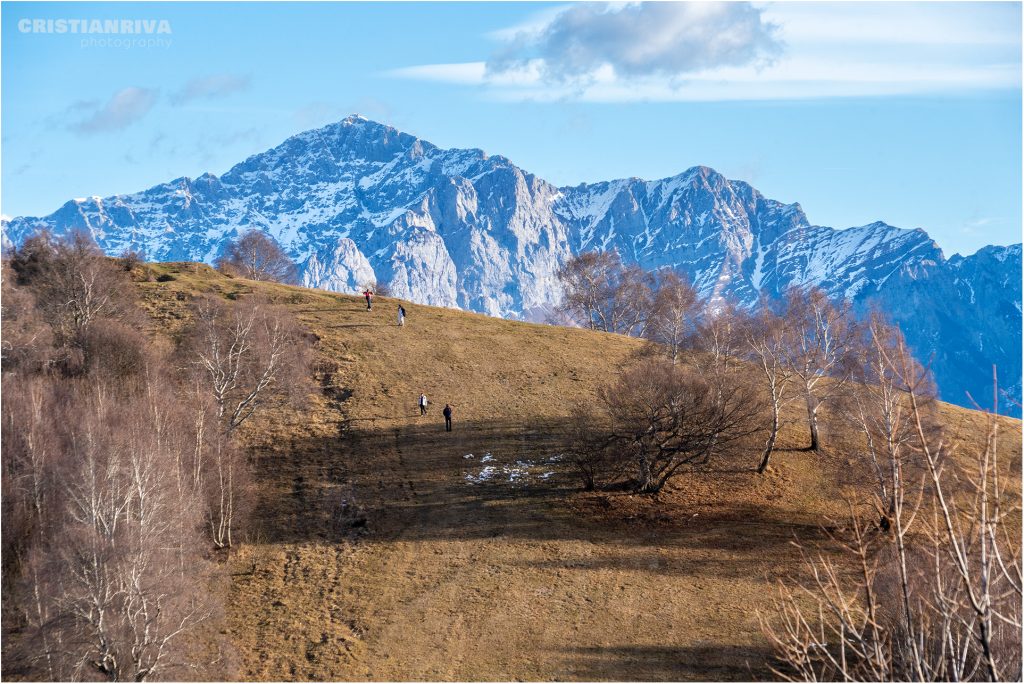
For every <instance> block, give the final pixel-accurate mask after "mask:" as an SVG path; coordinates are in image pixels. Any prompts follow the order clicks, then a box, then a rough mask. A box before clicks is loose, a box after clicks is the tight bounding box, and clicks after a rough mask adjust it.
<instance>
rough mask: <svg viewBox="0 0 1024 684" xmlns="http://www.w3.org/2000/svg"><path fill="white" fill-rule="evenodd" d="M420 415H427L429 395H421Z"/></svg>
mask: <svg viewBox="0 0 1024 684" xmlns="http://www.w3.org/2000/svg"><path fill="white" fill-rule="evenodd" d="M420 415H421V416H425V415H427V395H426V394H420Z"/></svg>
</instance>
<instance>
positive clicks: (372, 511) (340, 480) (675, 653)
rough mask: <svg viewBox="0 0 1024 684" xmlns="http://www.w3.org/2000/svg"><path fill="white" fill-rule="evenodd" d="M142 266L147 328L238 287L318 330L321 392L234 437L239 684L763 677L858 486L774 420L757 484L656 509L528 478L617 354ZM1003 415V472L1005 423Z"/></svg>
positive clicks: (704, 485)
mask: <svg viewBox="0 0 1024 684" xmlns="http://www.w3.org/2000/svg"><path fill="white" fill-rule="evenodd" d="M154 272H155V274H156V275H157V276H160V275H164V276H168V275H169V276H172V277H173V278H174V280H166V281H165V282H156V281H154V282H145V283H140V284H139V287H140V289H141V290H142V293H143V299H144V303H145V306H146V308H147V309H148V310H149V312H150V313H151V315H152V317H153V326H154V330H155V331H158V332H160V333H161V334H162V335H173V334H174V332H175V331H176V330H177V329H179V328H180V326H181V325H182V324H183V322H184V321H185V320H186V318H187V303H188V300H189V299H190V297H192V296H193V295H194V294H195V293H199V292H213V293H219V294H221V295H223V296H228V297H231V296H239V295H242V296H244V294H245V293H247V292H251V291H253V290H259V291H261V292H263V293H265V294H267V295H268V296H271V297H273V298H274V299H276V300H277V301H279V302H281V303H283V304H285V305H286V306H288V307H289V308H290V309H291V310H292V311H293V312H294V313H295V314H296V316H297V317H298V318H299V320H300V321H301V322H302V323H303V324H304V325H305V326H307V328H308V329H309V330H310V331H311V332H312V333H314V334H315V335H316V336H317V337H318V338H319V342H318V345H317V354H318V358H319V375H318V380H319V381H320V382H321V385H322V388H323V392H322V393H321V394H319V395H317V396H316V397H314V398H313V399H312V401H311V404H310V406H309V408H308V409H307V410H306V411H304V412H302V413H301V414H299V413H294V412H291V413H288V412H279V413H277V414H274V415H267V416H264V417H263V419H262V420H260V421H259V422H256V423H253V424H252V425H251V426H250V427H249V429H248V430H247V433H246V439H247V440H248V442H249V444H250V445H251V447H252V448H253V450H254V454H255V455H256V456H255V463H256V492H255V494H256V497H257V501H258V506H257V507H256V520H255V521H254V524H253V526H252V531H251V533H250V537H251V541H250V543H247V544H243V545H242V546H241V548H240V549H239V550H238V551H237V552H236V556H235V557H234V558H233V559H232V563H233V567H234V572H235V575H234V577H233V580H234V581H233V586H232V590H231V592H232V593H231V600H230V602H229V616H228V629H229V630H230V634H231V636H232V639H233V641H234V644H235V646H236V648H237V649H238V651H239V656H240V658H241V663H242V665H241V673H240V674H241V676H242V677H244V678H246V679H269V680H292V679H307V680H324V679H334V680H339V679H374V680H417V679H432V680H438V679H442V680H486V679H498V680H505V679H529V680H549V679H583V680H594V679H601V680H609V679H610V680H637V679H639V680H690V679H699V680H708V679H739V680H744V679H759V678H766V677H768V676H769V674H770V673H769V672H768V670H767V659H768V657H769V652H768V646H767V643H766V642H765V640H764V638H763V636H762V635H761V633H760V630H759V627H758V620H757V616H756V612H755V611H756V610H757V609H758V608H764V607H767V606H768V605H769V604H770V598H771V597H770V588H771V587H772V586H773V583H774V582H775V581H776V580H777V579H778V578H780V577H782V576H785V575H787V574H791V573H795V572H800V564H799V554H798V552H797V551H796V549H794V548H793V547H792V545H791V544H790V543H789V542H790V541H791V540H792V539H793V538H794V536H795V535H796V536H799V537H800V538H801V539H804V540H808V541H814V540H816V539H823V538H824V534H823V531H822V527H821V526H822V524H823V523H825V521H826V519H827V518H830V517H831V518H834V519H836V520H839V519H841V518H842V517H843V516H844V515H845V514H846V512H847V508H846V504H845V499H847V498H849V497H851V496H854V495H855V494H856V493H857V491H858V489H859V485H858V483H859V481H860V480H861V478H862V477H863V469H862V468H861V465H862V464H861V462H860V461H859V460H858V458H857V452H856V444H857V437H856V436H855V435H854V434H851V433H848V432H846V431H844V430H842V429H840V428H837V427H832V428H828V426H829V425H830V423H831V421H828V420H827V416H826V429H825V430H823V439H824V441H825V444H826V447H827V449H826V453H825V454H823V455H820V456H819V455H815V454H812V453H809V452H806V451H801V450H800V449H801V447H803V446H805V444H806V440H807V436H806V434H805V433H804V432H803V430H801V429H799V426H798V425H797V426H790V427H788V428H786V429H785V430H784V431H783V433H782V435H781V437H780V442H779V447H780V448H779V451H778V453H777V454H776V455H775V456H774V457H773V460H772V465H771V466H770V467H769V470H768V472H767V473H765V475H763V476H759V475H757V474H756V473H755V472H754V467H755V466H756V465H757V458H758V453H759V452H758V450H757V449H756V448H754V449H752V450H751V452H750V454H749V457H748V458H743V457H737V458H735V459H732V460H729V461H723V462H718V463H714V464H712V466H711V467H709V468H706V469H704V470H702V471H701V472H697V473H693V474H687V475H684V476H680V477H679V478H677V480H675V481H674V482H673V483H672V484H671V485H670V486H669V489H668V491H666V492H664V493H663V494H662V495H661V496H660V498H659V500H657V501H654V500H651V499H650V498H648V497H640V496H631V495H629V494H628V493H617V492H597V493H592V494H583V493H581V492H578V491H577V482H576V480H575V478H574V475H573V474H572V473H571V472H569V471H568V469H567V468H568V466H566V465H562V464H559V463H557V462H556V463H545V462H546V461H550V460H551V458H552V457H553V456H555V455H557V454H558V453H559V449H560V446H561V435H560V423H561V421H562V420H564V419H565V418H566V417H567V416H568V414H569V410H570V406H571V404H572V403H573V402H575V401H585V400H587V399H588V398H589V397H591V396H592V395H593V392H594V390H595V389H596V388H597V387H598V386H599V385H600V384H602V383H604V382H607V381H608V380H609V379H611V378H612V377H613V376H614V375H615V374H616V373H618V372H619V371H620V369H621V368H622V367H623V365H624V364H626V363H628V362H629V360H630V359H631V357H632V355H633V354H635V353H636V352H637V351H638V350H639V348H640V345H641V343H640V342H639V341H638V340H633V339H628V338H624V337H619V336H615V335H608V334H603V333H594V332H589V331H584V330H574V329H567V328H558V327H550V326H544V325H530V324H524V323H514V322H510V321H504V320H499V319H494V318H488V317H485V316H480V315H476V314H467V313H463V312H458V311H451V310H446V309H439V308H432V307H424V306H418V305H413V304H408V303H405V304H404V306H405V307H406V310H407V312H408V319H407V324H406V327H404V328H399V327H398V326H397V325H396V319H395V312H396V307H397V302H396V301H395V300H392V299H388V298H379V299H377V300H376V301H375V303H374V310H373V311H372V312H367V311H366V308H365V304H364V303H363V300H362V299H361V298H359V297H354V296H344V295H337V294H332V293H327V292H321V291H313V290H304V289H301V288H291V287H284V286H278V285H270V284H265V283H254V282H249V281H243V280H238V279H230V278H227V277H225V276H223V275H221V274H218V273H216V272H214V271H213V270H212V269H209V268H207V267H204V266H197V265H194V264H170V265H158V266H155V267H154ZM421 391H422V392H425V393H426V394H427V396H428V397H429V398H430V400H431V402H432V405H431V409H430V412H429V414H428V415H427V416H426V417H423V418H421V417H420V416H419V412H418V410H417V408H416V399H417V397H418V396H419V393H420V392H421ZM445 402H449V403H451V404H452V406H453V407H454V408H455V421H454V422H455V429H454V432H452V433H450V434H446V433H445V432H444V428H443V420H442V418H441V415H440V411H441V408H442V407H443V405H444V403H445ZM942 411H943V413H944V415H945V417H946V419H947V423H948V424H949V425H950V426H952V429H951V431H950V432H951V434H953V435H955V437H956V438H957V439H959V440H960V441H962V442H963V443H964V445H965V449H966V450H970V449H971V448H973V445H976V444H978V443H980V439H981V438H982V436H983V435H984V430H985V426H986V424H985V417H984V416H983V415H981V414H977V413H973V412H969V411H964V410H962V409H959V408H956V407H952V406H943V407H942ZM1004 423H1005V426H1006V429H1004V430H1003V440H1004V445H1005V446H1004V451H1003V454H1004V456H1007V455H1012V456H1011V458H1010V460H1012V464H1011V465H1012V466H1013V470H1014V472H1018V473H1019V470H1020V441H1019V437H1020V423H1019V422H1018V421H1012V420H1006V421H1004ZM488 452H489V453H490V454H492V456H493V461H491V462H490V464H491V465H495V466H497V467H498V468H499V470H500V469H501V467H502V466H514V465H515V463H516V461H530V462H532V463H533V464H534V465H533V466H532V467H531V468H529V471H530V477H529V478H528V479H527V480H526V481H514V482H509V481H507V479H504V478H499V479H495V480H492V481H489V482H485V483H480V484H473V483H469V482H467V480H466V475H467V474H475V473H478V472H479V471H480V469H481V464H480V462H479V461H480V457H481V456H483V454H485V453H488ZM467 454H473V455H474V458H473V459H466V458H464V456H465V455H467ZM546 472H553V473H554V474H553V475H551V476H550V477H548V478H546V479H542V478H541V477H540V475H541V473H546ZM1015 489H1016V491H1017V492H1018V493H1019V491H1020V488H1019V485H1018V486H1017V487H1016V488H1015Z"/></svg>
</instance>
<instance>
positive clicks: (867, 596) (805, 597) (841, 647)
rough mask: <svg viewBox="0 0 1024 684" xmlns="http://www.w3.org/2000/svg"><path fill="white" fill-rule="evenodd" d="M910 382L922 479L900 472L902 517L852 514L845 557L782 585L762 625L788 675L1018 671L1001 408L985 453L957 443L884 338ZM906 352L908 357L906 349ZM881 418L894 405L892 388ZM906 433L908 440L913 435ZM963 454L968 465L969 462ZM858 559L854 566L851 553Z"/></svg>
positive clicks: (1015, 566)
mask: <svg viewBox="0 0 1024 684" xmlns="http://www.w3.org/2000/svg"><path fill="white" fill-rule="evenodd" d="M875 344H876V345H877V347H878V350H879V353H882V354H884V355H885V356H887V357H888V358H889V360H888V361H886V362H885V364H886V366H887V368H888V370H887V372H893V373H896V374H897V375H899V374H900V371H898V370H897V369H907V370H909V371H910V375H908V376H901V377H900V378H899V380H898V384H900V385H902V386H903V387H904V388H906V390H905V399H906V402H905V404H904V405H905V406H906V410H907V423H908V424H909V425H910V426H912V431H913V432H914V433H915V435H914V443H915V446H914V447H913V449H914V451H915V452H916V454H917V455H918V456H919V457H920V458H921V460H922V461H923V463H924V469H923V472H922V473H921V476H920V477H919V478H916V479H914V480H912V481H911V480H908V478H905V477H903V478H893V479H892V480H891V481H890V487H891V489H890V497H891V500H892V501H893V502H894V504H893V506H892V508H891V510H892V523H891V526H890V527H889V528H888V529H886V530H885V533H884V534H882V535H878V534H873V533H872V532H871V530H870V529H869V528H867V527H865V526H864V525H863V524H862V523H861V522H860V520H859V519H858V518H857V516H856V515H853V514H851V519H852V524H851V528H852V533H851V535H850V539H848V540H843V544H842V548H843V549H844V550H845V554H844V556H843V557H842V559H841V560H840V561H836V560H834V559H832V558H830V557H828V556H826V555H825V554H824V553H822V552H819V553H817V554H811V553H809V552H807V549H806V548H805V549H804V550H805V560H806V564H807V568H808V570H809V573H810V577H811V580H810V582H808V583H799V584H797V585H796V587H795V588H793V587H786V586H782V587H780V592H779V598H778V600H777V602H776V606H775V610H774V612H773V613H772V614H769V615H762V616H761V618H762V627H763V629H764V631H765V633H766V635H767V636H768V637H769V639H770V641H771V642H772V644H773V645H774V647H775V651H776V654H777V656H778V658H779V660H780V664H781V668H780V669H779V670H778V674H780V675H781V676H783V677H785V678H787V679H792V680H807V681H826V680H833V681H836V680H844V681H900V680H902V681H969V680H982V681H1019V680H1020V678H1021V676H1022V671H1021V628H1022V623H1021V599H1022V592H1021V586H1022V576H1021V558H1020V549H1021V546H1020V537H1019V527H1017V525H1018V524H1019V519H1020V517H1019V516H1020V507H1019V495H1018V494H1017V493H1014V494H1012V495H1011V492H1010V491H1009V490H1008V489H1007V487H1008V479H1009V478H1008V474H1009V473H1008V469H1007V467H1006V465H1004V464H1001V463H1000V461H999V458H998V456H999V453H998V442H997V439H996V437H997V433H998V427H999V422H998V418H996V417H995V416H993V417H992V418H991V422H990V429H989V432H988V435H987V436H986V440H985V444H984V445H982V448H981V450H980V453H977V454H963V455H960V456H957V454H956V452H955V451H954V450H952V449H951V447H950V446H949V445H948V444H947V443H946V442H945V441H944V440H943V438H942V436H941V431H936V430H935V428H934V427H933V426H932V424H931V422H930V418H929V416H928V414H927V412H926V411H924V409H923V406H922V404H921V403H920V402H919V401H918V397H917V392H916V385H917V383H918V377H919V370H920V368H919V366H917V365H916V364H915V363H914V362H913V359H912V357H910V355H909V353H908V352H907V351H906V349H905V348H903V347H901V346H899V345H898V344H897V345H895V346H894V345H893V344H892V340H891V339H885V338H879V337H876V338H875ZM900 357H902V358H900ZM875 400H876V401H878V402H880V405H879V406H878V408H877V409H876V414H877V415H878V416H885V415H891V411H890V409H889V408H888V407H887V406H886V405H885V404H886V403H887V402H888V401H889V400H888V398H887V397H886V395H885V393H884V392H878V393H876V394H875ZM904 443H907V442H904ZM960 464H963V467H962V468H961V467H960ZM847 560H849V561H853V564H854V566H855V568H856V573H855V575H853V576H851V575H850V574H849V573H847V572H845V571H844V567H845V561H847Z"/></svg>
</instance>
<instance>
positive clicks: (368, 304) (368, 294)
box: [363, 288, 373, 311]
mask: <svg viewBox="0 0 1024 684" xmlns="http://www.w3.org/2000/svg"><path fill="white" fill-rule="evenodd" d="M363 296H364V297H366V310H367V311H373V290H371V289H370V288H366V291H365V292H363Z"/></svg>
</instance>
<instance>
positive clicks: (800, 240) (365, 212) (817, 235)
mask: <svg viewBox="0 0 1024 684" xmlns="http://www.w3.org/2000/svg"><path fill="white" fill-rule="evenodd" d="M43 226H45V227H48V228H49V229H51V230H53V231H54V232H57V233H61V232H64V231H68V230H72V229H85V230H87V231H89V232H90V233H91V234H92V235H93V236H94V237H95V239H96V241H97V242H98V243H99V244H100V246H101V247H102V248H103V249H105V250H106V251H107V252H108V253H111V254H116V253H119V252H121V251H123V250H124V249H125V248H128V247H131V248H133V249H137V250H141V251H143V252H144V253H145V254H146V256H147V258H149V259H152V260H158V261H170V260H198V261H208V262H209V261H212V260H214V259H215V258H216V257H217V255H218V254H219V253H220V251H221V249H222V248H223V246H224V244H225V243H226V242H227V241H229V240H231V239H232V238H234V237H235V236H237V235H238V234H239V233H241V232H244V231H246V230H248V229H250V228H258V229H260V230H263V231H266V232H267V233H269V234H270V235H272V236H273V237H274V238H276V239H277V240H278V241H279V242H280V243H281V244H282V245H283V246H284V247H285V249H287V250H288V252H289V253H290V254H291V255H292V256H293V257H294V258H295V260H296V262H297V263H298V264H299V268H300V273H301V276H302V280H303V283H304V284H305V285H308V286H310V287H320V288H325V289H330V290H337V291H342V292H355V291H357V290H359V289H360V288H361V287H362V286H364V285H365V284H367V283H371V282H387V283H389V285H390V287H391V289H392V292H393V293H394V294H395V295H396V296H399V297H403V298H408V299H410V300H412V301H416V302H420V303H424V304H434V305H439V306H449V307H461V308H465V309H470V310H474V311H480V312H483V313H487V314H491V315H494V316H509V317H521V318H530V317H534V318H536V317H538V316H540V315H542V314H543V312H544V311H547V310H549V309H550V307H551V306H552V305H554V304H556V303H557V302H558V300H559V297H560V292H559V288H558V284H557V280H556V277H555V273H556V271H557V269H558V267H559V266H560V265H561V264H562V263H564V261H565V260H566V259H568V258H569V257H570V256H571V255H572V254H574V253H578V252H580V251H582V250H588V249H613V248H614V249H617V250H618V251H619V252H620V254H622V255H624V256H625V257H626V258H627V259H633V260H636V261H638V262H639V263H640V264H641V265H643V266H644V267H646V268H660V267H673V268H677V269H679V270H680V271H682V272H685V273H686V274H687V275H688V276H689V277H690V278H691V280H692V281H693V282H694V283H695V284H696V285H697V287H698V288H699V289H700V291H701V292H702V294H704V295H705V296H706V297H710V298H725V297H732V298H735V299H738V300H739V301H741V302H743V303H745V304H752V303H754V302H755V301H756V300H757V299H758V297H760V296H761V294H762V293H765V294H768V295H769V296H775V295H778V294H779V293H780V292H782V291H783V290H784V289H785V288H786V287H788V286H790V285H794V284H796V285H804V284H815V285H818V286H820V287H822V288H824V289H825V290H826V291H828V292H829V293H830V294H831V295H833V296H837V297H846V298H850V299H852V300H853V301H854V302H856V303H857V305H858V306H859V307H861V308H866V307H867V306H869V305H870V303H871V302H877V303H879V304H881V305H882V306H883V307H884V308H885V310H887V311H888V312H890V313H891V314H892V316H893V317H894V318H896V320H898V321H899V322H901V323H902V324H903V325H904V328H905V329H906V330H907V332H908V336H909V337H910V340H911V342H912V344H913V345H914V347H915V349H916V351H917V352H918V354H919V355H921V356H922V358H926V359H927V358H933V363H934V368H935V372H936V376H937V378H938V381H939V384H940V387H941V388H942V392H943V396H944V397H945V398H947V399H949V400H950V401H954V402H957V403H969V402H968V400H967V399H966V395H965V392H967V391H969V392H971V394H972V395H973V396H974V397H975V398H976V399H978V401H980V402H984V401H986V400H987V401H990V399H988V397H989V396H991V390H988V392H987V393H986V391H985V386H986V385H990V381H988V380H987V378H989V376H990V368H991V365H992V363H997V364H998V365H999V366H1000V368H1001V374H1002V377H1003V378H1004V381H1005V384H1006V385H1007V386H1008V388H1009V389H1011V390H1012V391H1013V393H1014V397H1015V398H1016V399H1017V400H1018V401H1019V398H1020V370H1021V365H1020V357H1021V355H1020V350H1021V290H1020V281H1021V278H1020V274H1021V252H1020V245H1016V246H1012V247H988V248H985V249H983V250H981V251H980V252H978V254H975V255H973V256H970V257H960V256H954V257H953V258H952V259H949V260H946V259H945V257H944V256H943V254H942V251H941V250H940V249H939V248H938V246H937V245H936V244H935V243H934V242H933V241H932V240H931V239H930V238H929V237H928V235H927V234H926V233H925V232H924V231H922V230H901V229H899V228H894V227H892V226H889V225H886V224H884V223H873V224H871V225H868V226H862V227H859V228H850V229H846V230H834V229H832V228H826V227H822V226H814V225H811V224H810V223H809V222H808V220H807V217H806V216H805V215H804V213H803V210H802V209H801V208H800V206H799V205H798V204H783V203H780V202H776V201H774V200H771V199H767V198H765V197H763V196H762V195H761V194H760V193H759V192H757V190H755V189H754V188H752V187H751V186H750V185H748V184H746V183H742V182H739V181H730V180H728V179H726V178H725V177H723V176H722V175H721V174H718V173H717V172H715V171H714V170H712V169H709V168H706V167H695V168H692V169H689V170H688V171H685V172H683V173H681V174H679V175H678V176H674V177H672V178H666V179H663V180H657V181H644V180H640V179H636V178H631V179H623V180H615V181H609V182H603V183H595V184H590V185H579V186H576V187H567V188H557V187H554V186H552V185H551V184H550V183H547V182H546V181H544V180H543V179H541V178H537V177H536V176H534V175H532V174H530V173H528V172H526V171H524V170H522V169H520V168H518V167H516V166H515V165H514V164H512V163H511V162H510V161H509V160H508V159H506V158H504V157H501V156H488V155H486V154H485V153H484V152H482V151H480V150H462V149H451V150H442V149H440V148H438V147H436V146H434V145H432V144H430V143H429V142H426V141H424V140H420V139H418V138H415V137H413V136H410V135H407V134H405V133H401V132H399V131H397V130H395V129H393V128H391V127H388V126H384V125H381V124H378V123H375V122H372V121H368V120H366V119H363V118H361V117H349V118H347V119H345V120H343V121H341V122H339V123H337V124H332V125H330V126H326V127H324V128H321V129H318V130H312V131H307V132H305V133H301V134H299V135H296V136H294V137H292V138H289V139H288V140H286V141H285V142H284V143H282V144H281V145H280V146H278V147H276V148H274V149H272V150H269V151H267V152H264V153H262V154H258V155H254V156H252V157H250V158H249V159H247V160H245V161H244V162H242V163H241V164H238V165H237V166H235V167H234V168H232V169H231V170H230V171H228V172H227V173H225V174H224V175H223V176H221V177H219V178H218V177H216V176H213V175H211V174H204V175H203V176H200V177H199V178H196V179H189V178H179V179H177V180H174V181H171V182H170V183H165V184H163V185H158V186H156V187H153V188H150V189H148V190H144V191H142V192H138V193H134V194H129V195H117V196H114V197H109V198H103V199H101V198H99V197H91V198H86V199H77V200H72V201H70V202H68V203H67V204H65V205H64V206H63V207H61V208H60V209H58V210H57V211H56V212H54V213H53V214H51V215H49V216H46V217H42V218H32V217H21V218H16V219H13V220H11V221H9V222H4V224H3V239H4V242H5V243H6V244H10V243H17V242H19V241H20V240H22V239H24V237H25V236H26V235H28V234H29V233H30V232H31V231H33V230H34V229H35V228H37V227H43ZM983 397H984V399H983Z"/></svg>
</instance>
